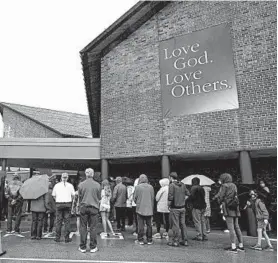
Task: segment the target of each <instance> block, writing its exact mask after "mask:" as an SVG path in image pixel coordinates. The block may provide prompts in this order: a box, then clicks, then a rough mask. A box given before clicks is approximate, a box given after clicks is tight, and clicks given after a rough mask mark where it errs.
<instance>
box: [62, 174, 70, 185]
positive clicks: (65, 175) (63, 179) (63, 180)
mask: <svg viewBox="0 0 278 263" xmlns="http://www.w3.org/2000/svg"><path fill="white" fill-rule="evenodd" d="M68 179H69V175H68V173H62V176H61V181H62V182H64V183H65V182H67V181H68Z"/></svg>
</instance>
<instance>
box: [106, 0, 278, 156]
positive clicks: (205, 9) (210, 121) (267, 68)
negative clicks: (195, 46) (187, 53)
mask: <svg viewBox="0 0 278 263" xmlns="http://www.w3.org/2000/svg"><path fill="white" fill-rule="evenodd" d="M221 23H230V25H231V37H232V46H233V54H234V65H235V70H236V84H237V89H238V99H239V106H240V108H239V109H238V110H226V111H218V112H208V113H202V114H195V115H187V116H181V117H174V118H171V119H169V118H167V119H162V112H161V88H160V71H159V41H161V40H165V39H168V38H171V37H174V36H178V35H184V34H188V33H191V32H194V31H197V30H202V29H205V28H208V27H211V26H215V25H218V24H221ZM276 27H277V21H276V2H275V1H269V2H266V1H261V2H254V1H247V2H242V1H236V2H228V1H222V2H216V1H211V2H210V1H207V2H196V1H193V2H190V1H189V2H187V1H184V2H183V1H182V2H173V3H171V4H169V5H168V6H166V7H165V8H164V9H163V10H161V11H160V12H159V13H157V14H156V15H155V16H154V17H153V18H151V19H150V20H149V21H148V22H146V23H145V24H144V25H143V26H141V27H140V28H139V29H138V30H137V31H135V32H134V33H133V34H132V35H130V36H129V37H128V38H127V39H126V40H124V41H123V42H121V43H120V44H119V45H118V46H116V47H115V48H114V49H113V50H112V51H110V52H109V53H108V54H107V55H106V56H105V57H104V58H102V63H101V143H102V158H113V157H133V156H146V155H161V154H178V153H197V154H198V153H202V152H217V151H224V150H225V151H235V150H241V149H247V150H252V149H264V148H275V147H276V144H277V140H276V112H277V107H276V100H277V96H276V79H277V76H276Z"/></svg>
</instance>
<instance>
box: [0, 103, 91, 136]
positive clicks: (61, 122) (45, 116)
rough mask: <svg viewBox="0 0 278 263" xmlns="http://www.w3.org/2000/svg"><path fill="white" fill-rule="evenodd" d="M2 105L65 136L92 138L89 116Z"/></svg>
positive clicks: (23, 106)
mask: <svg viewBox="0 0 278 263" xmlns="http://www.w3.org/2000/svg"><path fill="white" fill-rule="evenodd" d="M0 105H2V106H3V107H5V106H6V107H8V108H10V109H11V110H14V111H16V112H18V113H19V114H22V115H24V116H26V117H28V118H30V119H33V120H35V121H36V122H39V123H41V124H42V125H44V126H47V127H49V128H50V129H52V130H55V131H57V132H58V133H60V134H62V135H63V136H73V137H92V130H91V125H90V119H89V116H88V115H83V114H77V113H72V112H65V111H56V110H49V109H44V108H37V107H30V106H25V105H20V104H13V103H6V102H1V103H0Z"/></svg>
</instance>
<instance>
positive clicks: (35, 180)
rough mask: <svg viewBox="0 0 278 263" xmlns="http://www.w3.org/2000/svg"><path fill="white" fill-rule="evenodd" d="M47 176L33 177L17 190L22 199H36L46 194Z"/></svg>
mask: <svg viewBox="0 0 278 263" xmlns="http://www.w3.org/2000/svg"><path fill="white" fill-rule="evenodd" d="M48 185H49V180H48V175H47V174H42V175H35V176H33V177H31V178H30V179H28V180H26V181H25V182H24V184H23V185H22V187H21V188H20V190H19V193H20V194H21V196H22V197H23V199H38V198H39V197H40V196H42V195H44V194H45V193H47V192H48Z"/></svg>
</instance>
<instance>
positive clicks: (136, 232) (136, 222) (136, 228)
mask: <svg viewBox="0 0 278 263" xmlns="http://www.w3.org/2000/svg"><path fill="white" fill-rule="evenodd" d="M138 182H139V178H136V179H135V181H134V184H133V186H134V187H133V200H132V213H133V218H134V222H135V231H134V232H133V236H136V237H137V236H138V220H137V213H136V203H135V202H134V192H135V188H136V186H137V185H138Z"/></svg>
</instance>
